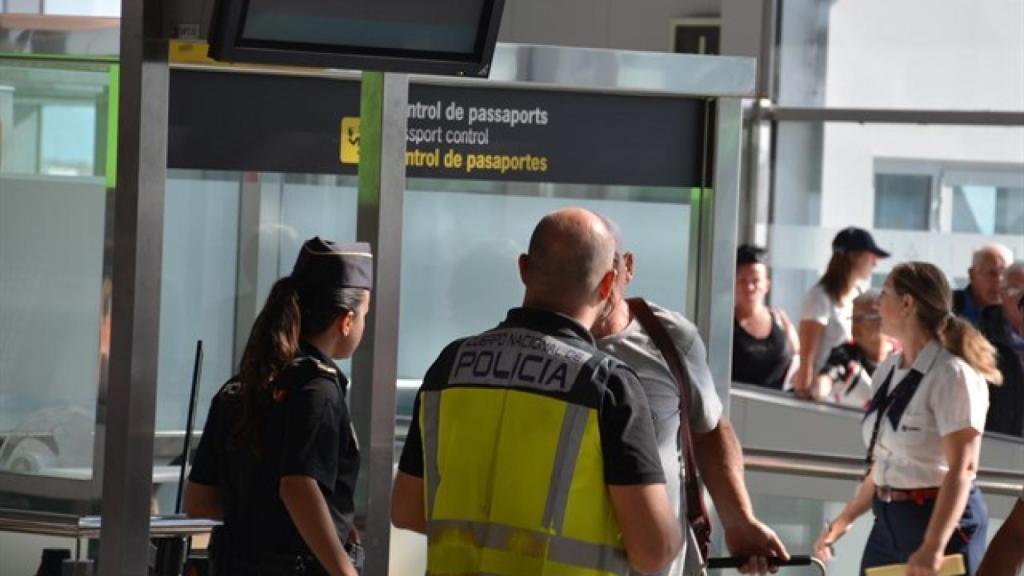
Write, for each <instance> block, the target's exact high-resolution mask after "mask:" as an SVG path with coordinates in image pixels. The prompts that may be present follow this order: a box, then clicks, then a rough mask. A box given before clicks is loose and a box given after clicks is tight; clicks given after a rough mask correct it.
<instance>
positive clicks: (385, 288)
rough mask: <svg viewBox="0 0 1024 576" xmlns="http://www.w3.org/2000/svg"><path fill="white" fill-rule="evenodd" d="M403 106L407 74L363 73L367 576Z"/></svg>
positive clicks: (386, 395) (378, 516)
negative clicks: (369, 295) (369, 288)
mask: <svg viewBox="0 0 1024 576" xmlns="http://www.w3.org/2000/svg"><path fill="white" fill-rule="evenodd" d="M408 103H409V81H408V77H407V76H405V75H402V74H384V73H380V72H364V73H363V80H362V96H361V104H360V108H361V110H360V118H361V119H360V136H359V139H360V156H359V213H358V221H357V226H358V230H357V231H356V237H357V238H358V239H359V240H360V241H364V242H369V243H370V244H371V245H372V246H373V251H374V256H375V258H374V272H375V274H374V276H375V279H374V286H375V287H374V295H373V301H372V306H371V307H370V314H369V316H368V317H367V321H366V331H365V333H364V335H363V343H362V345H361V346H360V348H359V351H358V352H357V353H356V356H355V358H353V363H352V382H353V386H352V391H351V407H352V414H353V419H354V420H355V426H356V433H357V434H358V435H359V438H360V441H361V444H362V450H363V458H362V460H363V469H362V473H361V479H362V481H361V484H362V485H364V486H366V487H367V490H366V492H365V493H366V495H367V498H366V507H365V508H364V509H362V511H365V517H364V518H365V531H364V534H363V544H364V545H365V546H366V557H367V560H366V562H367V565H366V570H365V571H364V574H365V575H366V576H385V575H386V574H387V573H388V544H389V538H390V534H391V520H390V518H391V514H390V510H391V480H392V462H393V454H394V442H395V395H396V386H397V382H398V311H399V288H400V279H401V271H402V261H401V256H402V202H403V196H404V194H405V132H406V124H407V120H406V109H407V107H408ZM357 507H358V504H357Z"/></svg>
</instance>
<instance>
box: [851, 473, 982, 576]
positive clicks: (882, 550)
mask: <svg viewBox="0 0 1024 576" xmlns="http://www.w3.org/2000/svg"><path fill="white" fill-rule="evenodd" d="M871 508H872V510H873V511H874V513H875V524H874V526H873V527H872V528H871V535H870V536H868V543H867V546H866V547H865V548H864V558H863V559H862V560H861V564H860V571H861V574H863V573H864V570H865V569H866V568H872V567H874V566H885V565H886V564H900V563H904V562H906V561H907V560H908V559H910V555H911V554H913V553H914V552H915V551H917V549H918V548H919V547H920V546H921V543H922V542H923V541H924V533H925V530H926V529H927V528H928V520H929V519H930V518H931V516H932V509H934V508H935V501H934V500H930V501H928V502H925V503H923V504H917V503H916V502H890V503H888V504H886V503H885V502H882V501H881V500H879V499H878V498H875V501H874V503H873V504H872V506H871ZM987 532H988V508H986V507H985V500H984V499H982V497H981V491H980V490H978V488H977V487H973V488H971V492H970V495H969V497H968V499H967V508H966V509H964V513H963V516H961V517H960V522H959V523H958V524H957V527H956V529H955V530H953V535H952V536H951V537H950V539H949V543H948V544H946V554H947V555H948V554H963V556H964V561H965V563H966V564H967V573H968V574H974V571H975V570H977V569H978V564H980V563H981V557H982V556H983V555H984V553H985V539H986V538H985V537H986V533H987Z"/></svg>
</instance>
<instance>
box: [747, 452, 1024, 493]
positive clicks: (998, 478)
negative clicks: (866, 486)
mask: <svg viewBox="0 0 1024 576" xmlns="http://www.w3.org/2000/svg"><path fill="white" fill-rule="evenodd" d="M743 462H744V465H745V467H746V469H747V470H750V471H755V472H770V473H776V474H786V475H792V476H803V477H809V478H826V479H833V480H852V481H855V482H859V481H860V479H861V478H863V477H864V461H863V460H860V459H857V458H851V457H848V456H836V455H827V454H812V453H807V452H799V451H788V450H769V449H762V448H750V447H747V448H744V449H743ZM976 484H977V485H978V487H979V488H981V489H982V490H983V491H985V492H988V493H990V494H1000V495H1003V496H1017V495H1019V494H1020V493H1021V486H1022V485H1024V472H1021V471H1018V470H1004V469H998V468H982V469H980V470H979V471H978V478H977V481H976Z"/></svg>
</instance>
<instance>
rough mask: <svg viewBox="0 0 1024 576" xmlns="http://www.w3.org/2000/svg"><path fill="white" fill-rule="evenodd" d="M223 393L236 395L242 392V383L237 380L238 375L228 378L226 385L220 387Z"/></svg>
mask: <svg viewBox="0 0 1024 576" xmlns="http://www.w3.org/2000/svg"><path fill="white" fill-rule="evenodd" d="M220 392H221V394H228V395H230V396H234V395H236V394H241V393H242V383H241V382H239V381H238V380H237V376H236V377H234V378H232V379H231V380H228V381H227V382H226V383H225V384H224V386H222V387H221V389H220Z"/></svg>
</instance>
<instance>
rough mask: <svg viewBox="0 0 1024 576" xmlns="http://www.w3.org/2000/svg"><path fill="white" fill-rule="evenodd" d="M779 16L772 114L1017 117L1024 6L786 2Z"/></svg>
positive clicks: (927, 0)
mask: <svg viewBox="0 0 1024 576" xmlns="http://www.w3.org/2000/svg"><path fill="white" fill-rule="evenodd" d="M781 6H782V14H781V34H780V46H779V103H780V104H783V105H791V106H824V107H840V108H847V107H851V108H916V109H934V110H941V109H952V110H1000V111H1021V110H1024V26H1022V25H1021V22H1024V4H1021V3H1020V2H1018V1H1014V0H990V1H987V2H974V1H972V0H902V1H901V2H888V1H886V0H859V1H857V2H820V1H818V0H785V1H784V2H782V3H781ZM880 23H884V25H880Z"/></svg>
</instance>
